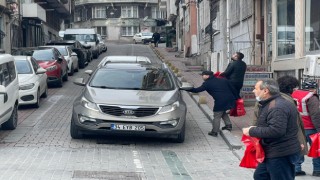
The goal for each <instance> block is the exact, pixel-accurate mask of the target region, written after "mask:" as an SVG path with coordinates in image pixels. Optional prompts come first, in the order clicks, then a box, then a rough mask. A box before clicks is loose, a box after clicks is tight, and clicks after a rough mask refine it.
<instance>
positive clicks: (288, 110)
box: [242, 79, 301, 180]
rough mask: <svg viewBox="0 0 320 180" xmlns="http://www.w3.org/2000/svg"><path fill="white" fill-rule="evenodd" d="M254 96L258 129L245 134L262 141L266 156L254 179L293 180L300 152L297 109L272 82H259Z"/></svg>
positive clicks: (274, 82) (247, 129) (248, 129)
mask: <svg viewBox="0 0 320 180" xmlns="http://www.w3.org/2000/svg"><path fill="white" fill-rule="evenodd" d="M253 92H254V94H255V96H256V99H257V101H259V113H258V114H259V116H258V120H257V125H256V126H250V127H248V128H243V129H242V131H243V134H245V135H247V136H252V137H257V138H261V141H260V143H261V145H262V147H263V150H264V152H265V159H264V161H263V162H262V163H260V164H259V165H258V167H257V169H256V170H255V172H254V179H256V180H260V179H283V180H293V179H294V178H295V165H294V163H295V162H296V161H297V160H298V159H299V157H300V152H301V146H300V143H299V140H298V135H297V134H298V124H297V121H296V119H297V110H296V107H295V106H294V104H292V103H290V102H289V101H287V100H285V99H284V98H282V97H281V96H280V92H279V86H278V84H277V82H276V81H275V80H273V79H267V80H260V81H258V82H257V83H256V85H255V88H254V90H253Z"/></svg>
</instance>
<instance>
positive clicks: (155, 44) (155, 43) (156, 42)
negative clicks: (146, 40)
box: [154, 39, 159, 47]
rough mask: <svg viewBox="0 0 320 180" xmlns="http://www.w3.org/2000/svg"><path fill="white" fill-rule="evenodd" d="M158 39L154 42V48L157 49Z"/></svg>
mask: <svg viewBox="0 0 320 180" xmlns="http://www.w3.org/2000/svg"><path fill="white" fill-rule="evenodd" d="M158 43H159V39H155V40H154V47H158Z"/></svg>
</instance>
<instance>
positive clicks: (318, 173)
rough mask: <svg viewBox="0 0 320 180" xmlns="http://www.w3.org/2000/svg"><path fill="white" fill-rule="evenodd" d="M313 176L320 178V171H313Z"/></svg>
mask: <svg viewBox="0 0 320 180" xmlns="http://www.w3.org/2000/svg"><path fill="white" fill-rule="evenodd" d="M312 176H318V177H320V171H313V173H312Z"/></svg>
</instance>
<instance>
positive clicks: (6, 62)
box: [0, 54, 19, 130]
mask: <svg viewBox="0 0 320 180" xmlns="http://www.w3.org/2000/svg"><path fill="white" fill-rule="evenodd" d="M18 105H19V81H18V74H17V70H16V66H15V62H14V59H13V57H12V56H11V55H10V54H1V55H0V124H1V126H2V129H9V130H13V129H15V128H16V127H17V124H18Z"/></svg>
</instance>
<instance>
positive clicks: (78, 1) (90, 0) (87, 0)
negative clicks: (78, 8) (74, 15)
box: [74, 0, 158, 5]
mask: <svg viewBox="0 0 320 180" xmlns="http://www.w3.org/2000/svg"><path fill="white" fill-rule="evenodd" d="M74 2H75V5H83V4H95V3H155V4H158V0H75V1H74Z"/></svg>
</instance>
